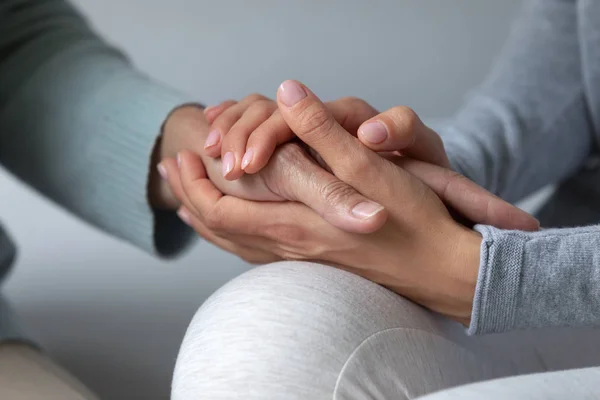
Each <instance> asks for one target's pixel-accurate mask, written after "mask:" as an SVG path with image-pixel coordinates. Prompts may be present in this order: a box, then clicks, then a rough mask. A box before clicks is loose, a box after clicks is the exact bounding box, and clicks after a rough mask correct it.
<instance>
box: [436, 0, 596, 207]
mask: <svg viewBox="0 0 600 400" xmlns="http://www.w3.org/2000/svg"><path fill="white" fill-rule="evenodd" d="M581 71H582V70H581V54H580V49H579V39H578V24H577V20H576V2H575V1H562V0H561V1H558V0H550V1H548V0H533V1H529V2H527V4H526V6H525V8H524V9H523V12H522V13H521V15H520V18H519V19H518V21H517V22H516V24H515V26H514V28H513V30H512V33H511V35H510V38H509V40H508V42H507V44H506V46H505V48H504V51H503V52H502V53H501V55H500V57H499V58H498V59H497V61H496V63H495V67H494V69H493V70H492V72H491V73H490V75H489V76H488V77H487V78H486V80H485V82H484V83H483V84H482V85H481V87H479V88H478V89H477V90H476V91H475V93H474V94H473V96H472V97H471V99H470V100H469V101H468V102H467V104H466V105H465V106H464V107H463V108H462V109H461V110H460V111H459V112H458V114H457V115H456V117H455V118H453V119H452V120H451V121H450V122H449V123H448V124H447V125H446V126H444V127H442V128H441V129H439V133H440V135H441V136H442V138H443V140H444V144H445V146H446V150H447V152H448V156H449V158H450V160H451V162H452V164H453V166H454V167H455V168H456V169H457V170H458V171H459V172H461V173H462V174H464V175H466V176H468V177H469V178H470V179H471V180H473V181H475V182H476V183H478V184H480V185H481V186H483V187H485V188H486V189H488V190H490V191H492V192H494V193H496V194H498V195H500V196H501V197H503V198H505V199H507V200H508V201H516V200H519V199H521V198H523V197H524V196H526V195H527V194H529V193H531V192H533V191H535V190H536V189H538V188H541V187H543V186H545V185H547V184H549V183H555V182H557V181H559V180H562V179H564V178H566V177H568V176H569V175H571V174H572V173H574V172H575V171H576V170H577V169H578V168H579V167H580V166H581V165H582V163H583V162H585V159H586V157H587V156H588V155H589V154H590V152H591V147H592V135H593V127H592V126H591V125H590V120H589V118H588V110H587V105H586V99H585V93H584V82H583V78H582V72H581Z"/></svg>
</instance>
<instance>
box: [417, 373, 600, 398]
mask: <svg viewBox="0 0 600 400" xmlns="http://www.w3.org/2000/svg"><path fill="white" fill-rule="evenodd" d="M599 382H600V367H595V368H582V369H572V370H568V371H557V372H545V373H539V374H532V375H524V376H516V377H512V378H504V379H496V380H492V381H487V382H481V383H475V384H472V385H466V386H462V387H458V388H455V389H450V390H445V391H443V392H439V393H434V394H432V395H429V396H425V397H422V398H420V400H475V399H478V400H479V399H487V400H505V399H511V400H563V399H571V400H587V399H598V398H600V385H599V384H598V383H599Z"/></svg>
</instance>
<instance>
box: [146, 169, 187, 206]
mask: <svg viewBox="0 0 600 400" xmlns="http://www.w3.org/2000/svg"><path fill="white" fill-rule="evenodd" d="M156 171H157V172H158V176H160V179H152V180H151V181H150V183H149V187H148V191H149V192H150V193H160V194H161V195H160V203H159V202H155V203H156V204H155V203H153V204H152V206H153V207H155V208H158V209H162V210H174V209H176V208H177V207H178V206H179V204H180V203H179V200H177V197H175V195H174V194H173V191H172V190H171V189H170V187H169V182H168V175H169V173H168V170H167V168H166V166H165V165H164V164H163V163H162V162H160V163H158V164H157V165H156ZM152 173H153V174H154V171H152Z"/></svg>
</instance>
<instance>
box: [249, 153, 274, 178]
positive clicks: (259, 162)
mask: <svg viewBox="0 0 600 400" xmlns="http://www.w3.org/2000/svg"><path fill="white" fill-rule="evenodd" d="M248 152H251V154H250V155H249V156H248ZM272 154H273V152H269V151H266V149H264V148H261V147H260V146H256V147H252V148H250V149H248V150H247V151H246V154H244V158H246V156H248V157H247V158H251V160H246V165H245V166H244V160H242V169H243V170H244V172H245V173H247V174H255V173H257V172H259V171H260V170H261V169H263V168H264V167H265V166H266V165H267V163H268V162H269V160H270V158H271V156H272Z"/></svg>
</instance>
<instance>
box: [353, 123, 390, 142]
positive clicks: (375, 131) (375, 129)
mask: <svg viewBox="0 0 600 400" xmlns="http://www.w3.org/2000/svg"><path fill="white" fill-rule="evenodd" d="M358 133H359V134H360V136H361V137H363V138H364V139H365V140H366V141H367V142H369V143H373V144H379V143H381V142H383V141H384V140H385V139H387V137H388V132H387V129H386V127H385V125H384V124H382V123H381V122H379V121H373V122H369V123H368V124H365V125H363V126H362V127H361V128H360V129H359V131H358Z"/></svg>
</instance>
